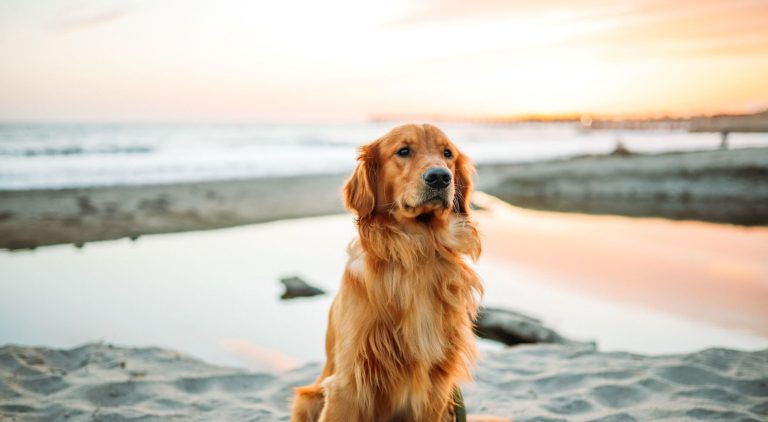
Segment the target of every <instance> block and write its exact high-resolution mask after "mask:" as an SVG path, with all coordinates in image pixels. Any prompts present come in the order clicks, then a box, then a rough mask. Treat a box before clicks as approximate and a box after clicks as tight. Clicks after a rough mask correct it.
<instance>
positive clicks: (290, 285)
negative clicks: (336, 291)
mask: <svg viewBox="0 0 768 422" xmlns="http://www.w3.org/2000/svg"><path fill="white" fill-rule="evenodd" d="M280 282H281V283H283V285H284V286H285V293H283V295H282V296H280V299H294V298H297V297H312V296H317V295H323V294H325V291H323V290H322V289H319V288H317V287H315V286H312V285H310V284H309V283H307V282H306V281H304V280H302V279H301V278H299V277H297V276H291V277H284V278H281V279H280Z"/></svg>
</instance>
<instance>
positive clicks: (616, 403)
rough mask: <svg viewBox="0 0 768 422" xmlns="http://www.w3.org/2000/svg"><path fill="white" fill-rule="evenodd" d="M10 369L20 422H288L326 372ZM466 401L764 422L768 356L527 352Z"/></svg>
mask: <svg viewBox="0 0 768 422" xmlns="http://www.w3.org/2000/svg"><path fill="white" fill-rule="evenodd" d="M0 363H1V364H0V374H2V381H1V382H0V412H2V414H3V415H4V417H5V418H6V419H7V420H14V421H33V420H46V421H64V420H66V421H92V420H105V421H106V420H109V421H117V420H136V419H141V420H146V421H166V420H185V421H206V420H214V419H215V420H221V421H243V420H245V421H287V420H288V418H289V415H288V401H289V400H290V397H291V391H292V390H291V388H292V387H294V386H297V385H301V384H304V383H307V382H310V381H312V380H313V379H314V377H315V376H316V374H317V373H318V372H319V370H320V366H319V365H318V364H309V365H306V366H302V367H300V368H298V369H294V370H291V371H288V372H283V373H280V374H278V375H275V374H271V373H256V372H248V371H243V370H238V369H232V368H226V367H221V366H214V365H210V364H207V363H205V362H202V361H200V360H197V359H195V358H193V357H190V356H188V355H185V354H183V353H179V352H176V351H173V350H167V349H161V348H127V347H118V346H113V345H109V344H101V343H95V344H87V345H84V346H80V347H77V348H75V349H68V350H55V349H48V348H30V347H17V346H6V347H3V348H0ZM464 396H465V399H466V402H467V407H468V408H467V410H468V412H469V414H470V415H471V414H486V415H487V414H493V415H500V416H503V417H508V418H513V420H515V421H542V420H547V421H565V420H601V421H608V420H610V421H634V420H729V421H760V420H764V418H765V417H766V415H768V401H767V400H766V397H767V396H768V350H765V351H762V352H756V353H745V352H738V351H733V350H725V349H708V350H704V351H701V352H697V353H691V354H687V355H670V356H656V357H647V356H640V355H634V354H629V353H601V352H599V351H597V350H595V348H594V347H593V346H587V345H582V346H562V345H536V346H518V347H515V348H510V349H508V350H504V351H500V352H488V353H485V354H484V355H483V356H482V358H481V360H480V364H479V366H478V368H477V370H476V382H474V383H473V384H470V385H467V386H465V387H464Z"/></svg>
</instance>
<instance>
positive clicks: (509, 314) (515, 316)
mask: <svg viewBox="0 0 768 422" xmlns="http://www.w3.org/2000/svg"><path fill="white" fill-rule="evenodd" d="M475 334H477V336H478V337H481V338H485V339H488V340H494V341H498V342H501V343H504V344H506V345H507V346H512V345H515V344H521V343H559V344H569V343H573V342H572V341H571V340H568V339H566V338H564V337H563V336H561V335H560V334H558V333H557V332H555V331H554V330H552V329H550V328H548V327H545V326H544V324H543V323H542V322H541V321H540V320H538V319H535V318H531V317H528V316H525V315H523V314H519V313H517V312H514V311H509V310H506V309H497V308H485V307H484V308H481V309H480V311H479V312H478V315H477V321H476V322H475Z"/></svg>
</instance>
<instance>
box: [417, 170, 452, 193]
mask: <svg viewBox="0 0 768 422" xmlns="http://www.w3.org/2000/svg"><path fill="white" fill-rule="evenodd" d="M422 177H423V178H424V183H426V185H427V186H429V187H430V188H433V189H443V188H445V187H447V186H448V185H449V184H451V172H450V170H448V169H447V168H445V167H430V168H429V169H427V171H425V172H424V175H423V176H422Z"/></svg>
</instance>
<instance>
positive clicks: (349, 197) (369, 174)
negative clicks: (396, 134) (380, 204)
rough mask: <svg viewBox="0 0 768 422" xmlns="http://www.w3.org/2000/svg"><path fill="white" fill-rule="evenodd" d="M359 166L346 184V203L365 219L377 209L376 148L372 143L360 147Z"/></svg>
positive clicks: (359, 217) (359, 218) (358, 216)
mask: <svg viewBox="0 0 768 422" xmlns="http://www.w3.org/2000/svg"><path fill="white" fill-rule="evenodd" d="M357 161H358V163H357V167H355V171H354V172H353V173H352V176H351V177H350V178H349V180H347V183H346V184H345V185H344V192H343V196H344V204H345V205H346V207H347V209H349V210H351V211H354V212H356V213H357V218H358V220H364V219H366V218H367V217H370V216H371V215H372V214H373V211H374V210H375V209H376V167H377V157H376V148H375V147H374V146H373V145H372V144H368V145H364V146H362V147H360V153H359V154H358V156H357Z"/></svg>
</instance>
